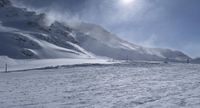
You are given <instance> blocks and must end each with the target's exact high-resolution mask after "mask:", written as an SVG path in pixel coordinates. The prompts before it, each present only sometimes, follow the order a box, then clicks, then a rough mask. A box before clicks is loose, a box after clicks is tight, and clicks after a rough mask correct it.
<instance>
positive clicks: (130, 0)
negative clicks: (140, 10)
mask: <svg viewBox="0 0 200 108" xmlns="http://www.w3.org/2000/svg"><path fill="white" fill-rule="evenodd" d="M134 1H135V0H120V3H121V4H122V5H125V6H126V5H131V4H132V3H133V2H134Z"/></svg>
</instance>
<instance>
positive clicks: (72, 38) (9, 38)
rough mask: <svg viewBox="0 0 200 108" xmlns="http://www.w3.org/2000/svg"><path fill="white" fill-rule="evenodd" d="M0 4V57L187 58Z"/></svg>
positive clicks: (94, 27) (88, 26) (84, 25)
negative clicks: (52, 21)
mask: <svg viewBox="0 0 200 108" xmlns="http://www.w3.org/2000/svg"><path fill="white" fill-rule="evenodd" d="M2 1H3V2H2ZM0 3H4V5H5V6H4V7H2V8H0V13H1V14H0V36H1V40H0V41H1V43H0V55H4V56H8V57H11V58H17V59H32V58H39V59H43V58H95V57H97V56H103V57H109V58H114V59H120V60H125V59H128V60H164V59H166V58H169V59H172V60H174V61H184V60H186V59H188V58H190V57H189V56H187V55H185V54H184V53H182V52H180V51H173V50H170V49H161V48H159V49H158V48H145V47H142V46H139V45H135V44H133V43H130V42H127V41H125V40H123V39H121V38H119V37H118V36H116V35H114V34H112V33H110V32H108V31H107V30H106V29H104V28H102V27H101V26H99V25H96V24H89V23H84V22H77V23H76V24H75V25H72V24H67V23H62V22H59V21H55V22H54V23H52V24H51V25H50V26H49V25H47V24H46V21H47V19H46V17H47V16H46V15H45V14H37V13H36V12H31V11H27V10H26V9H22V8H18V7H14V6H12V5H11V3H9V1H8V0H6V1H5V0H0ZM6 5H8V6H7V7H6Z"/></svg>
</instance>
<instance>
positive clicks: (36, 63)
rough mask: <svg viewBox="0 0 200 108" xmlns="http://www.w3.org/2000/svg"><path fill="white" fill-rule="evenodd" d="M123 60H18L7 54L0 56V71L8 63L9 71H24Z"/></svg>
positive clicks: (3, 69)
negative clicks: (6, 55)
mask: <svg viewBox="0 0 200 108" xmlns="http://www.w3.org/2000/svg"><path fill="white" fill-rule="evenodd" d="M116 63H121V61H110V60H108V59H96V58H95V59H92V58H91V59H73V58H71V59H70V58H60V59H25V60H16V59H11V58H8V57H5V56H2V57H1V56H0V72H5V67H6V64H7V67H8V68H7V69H8V70H7V71H9V72H12V71H20V70H21V71H22V70H24V71H25V70H32V69H41V68H44V69H45V68H56V67H60V66H74V65H89V64H90V65H91V64H104V65H106V64H116Z"/></svg>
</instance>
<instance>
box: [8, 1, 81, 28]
mask: <svg viewBox="0 0 200 108" xmlns="http://www.w3.org/2000/svg"><path fill="white" fill-rule="evenodd" d="M12 3H13V5H14V6H16V7H20V8H25V9H27V10H28V11H34V12H36V13H37V14H38V15H39V14H45V24H46V25H47V26H50V25H51V24H52V23H54V22H55V21H59V22H62V23H66V24H73V23H76V22H80V21H81V19H80V17H79V15H72V14H71V13H70V12H69V11H67V10H63V9H62V8H60V7H59V6H56V5H52V6H48V7H43V8H35V7H33V6H29V5H25V4H24V3H23V2H19V1H17V0H13V1H12Z"/></svg>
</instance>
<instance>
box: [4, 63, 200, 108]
mask: <svg viewBox="0 0 200 108" xmlns="http://www.w3.org/2000/svg"><path fill="white" fill-rule="evenodd" d="M199 107H200V65H189V64H168V65H159V64H157V65H155V64H154V65H153V64H145V65H142V66H137V65H130V66H120V65H118V66H117V65H116V66H89V67H88V66H87V67H72V68H59V69H48V70H34V71H33V70H32V71H26V72H16V73H15V72H13V73H0V108H199Z"/></svg>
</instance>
